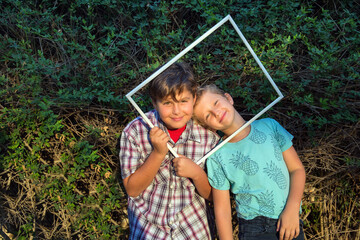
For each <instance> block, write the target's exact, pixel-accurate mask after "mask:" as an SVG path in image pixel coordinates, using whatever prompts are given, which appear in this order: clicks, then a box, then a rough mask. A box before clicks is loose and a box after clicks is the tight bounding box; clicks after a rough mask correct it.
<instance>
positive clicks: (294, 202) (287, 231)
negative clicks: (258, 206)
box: [277, 146, 305, 240]
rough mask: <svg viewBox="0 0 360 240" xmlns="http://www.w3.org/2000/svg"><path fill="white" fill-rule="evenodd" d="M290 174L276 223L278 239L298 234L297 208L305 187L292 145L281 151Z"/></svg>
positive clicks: (301, 169)
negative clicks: (288, 189) (283, 206)
mask: <svg viewBox="0 0 360 240" xmlns="http://www.w3.org/2000/svg"><path fill="white" fill-rule="evenodd" d="M283 156H284V160H285V163H286V166H287V168H288V170H289V175H290V192H289V197H288V200H287V202H286V206H285V209H284V210H283V212H282V213H281V215H280V217H279V221H278V225H277V230H278V231H280V232H279V237H280V240H283V239H285V240H287V239H293V238H296V237H297V236H298V235H299V231H300V229H299V210H300V204H301V199H302V196H303V193H304V188H305V169H304V166H303V165H302V163H301V161H300V159H299V156H298V154H297V153H296V151H295V149H294V147H293V146H291V147H290V148H289V149H287V150H286V151H284V152H283Z"/></svg>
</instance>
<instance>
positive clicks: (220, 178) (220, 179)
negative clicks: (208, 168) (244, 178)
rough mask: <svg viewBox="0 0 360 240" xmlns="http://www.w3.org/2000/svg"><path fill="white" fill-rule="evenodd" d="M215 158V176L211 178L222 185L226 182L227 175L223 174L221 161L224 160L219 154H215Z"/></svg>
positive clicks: (218, 184)
mask: <svg viewBox="0 0 360 240" xmlns="http://www.w3.org/2000/svg"><path fill="white" fill-rule="evenodd" d="M214 158H215V161H213V163H214V167H215V168H214V169H213V170H214V172H213V176H212V178H211V180H212V181H213V183H214V184H215V186H222V185H224V183H225V177H224V175H223V174H222V170H221V169H222V168H221V165H220V162H222V158H221V156H220V155H219V154H216V153H215V154H214Z"/></svg>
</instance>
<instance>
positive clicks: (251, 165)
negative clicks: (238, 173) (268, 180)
mask: <svg viewBox="0 0 360 240" xmlns="http://www.w3.org/2000/svg"><path fill="white" fill-rule="evenodd" d="M230 163H231V164H232V165H233V166H234V167H235V168H237V169H241V170H243V171H244V172H245V173H246V174H247V175H250V176H252V175H255V174H256V173H257V172H258V171H259V165H258V164H257V162H255V161H253V160H251V158H250V157H249V156H245V155H244V154H242V153H241V152H236V154H233V157H232V158H231V159H230Z"/></svg>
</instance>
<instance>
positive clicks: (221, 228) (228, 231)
mask: <svg viewBox="0 0 360 240" xmlns="http://www.w3.org/2000/svg"><path fill="white" fill-rule="evenodd" d="M212 195H213V200H214V210H215V222H216V228H217V231H218V233H219V237H220V239H221V240H224V239H225V240H226V239H233V234H232V222H231V202H230V193H229V190H218V189H215V188H213V189H212Z"/></svg>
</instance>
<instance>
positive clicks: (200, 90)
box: [194, 84, 225, 107]
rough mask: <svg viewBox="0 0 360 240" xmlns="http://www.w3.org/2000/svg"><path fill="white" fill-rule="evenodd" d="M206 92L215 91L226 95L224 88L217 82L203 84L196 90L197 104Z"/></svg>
mask: <svg viewBox="0 0 360 240" xmlns="http://www.w3.org/2000/svg"><path fill="white" fill-rule="evenodd" d="M206 92H211V93H214V94H219V95H221V96H225V92H224V91H223V90H222V89H220V88H218V87H217V86H216V85H215V84H209V85H205V86H201V87H199V88H198V89H197V91H196V102H195V106H196V104H197V103H198V102H199V101H200V99H201V97H202V95H204V93H206ZM195 106H194V107H195Z"/></svg>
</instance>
